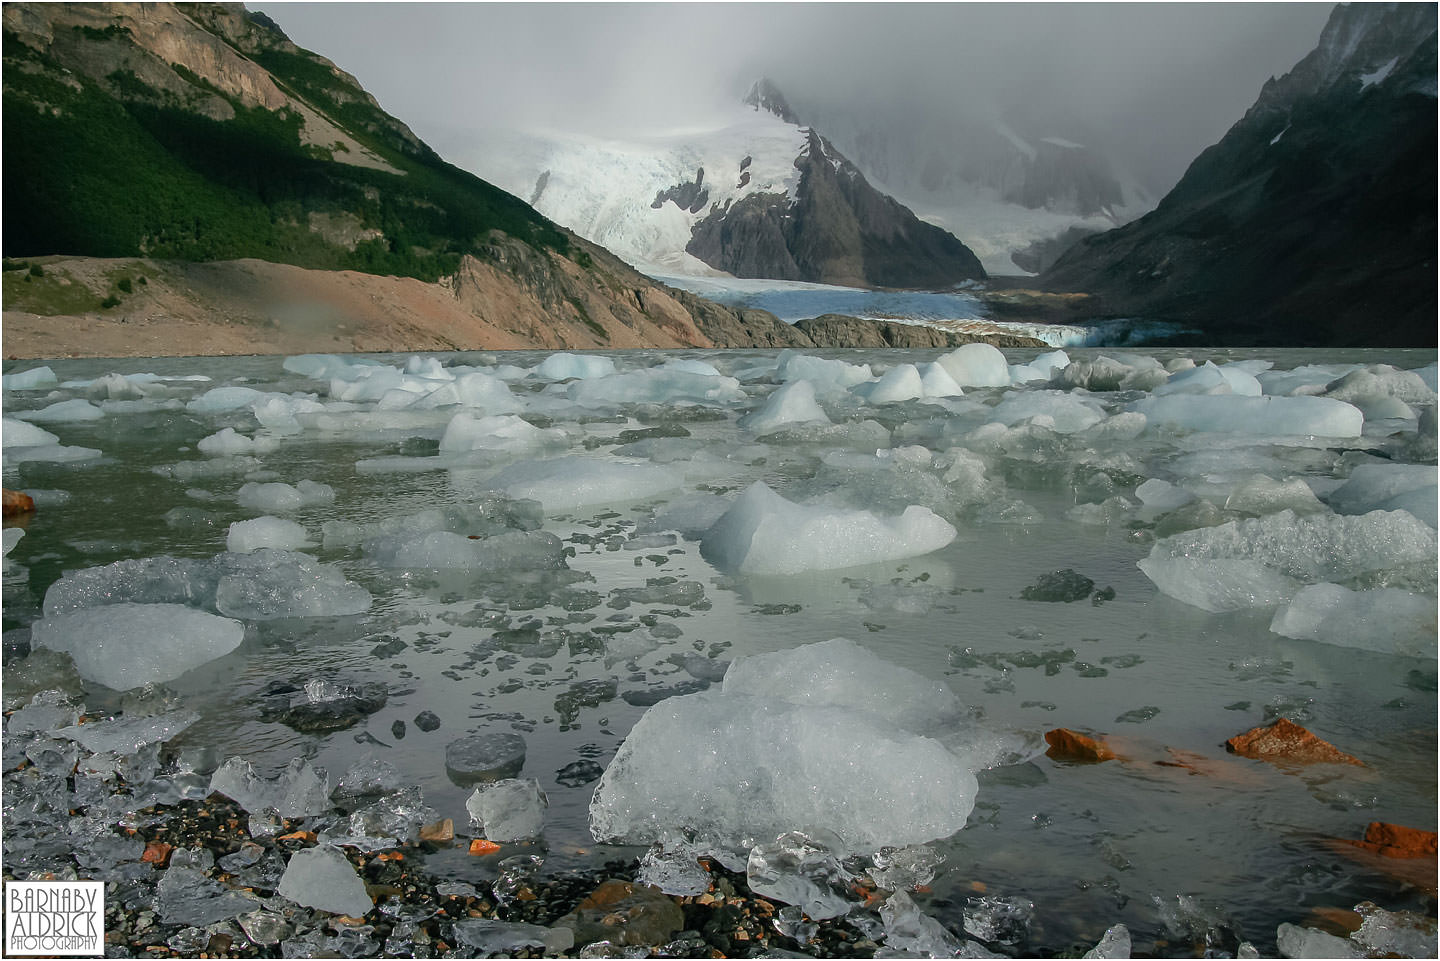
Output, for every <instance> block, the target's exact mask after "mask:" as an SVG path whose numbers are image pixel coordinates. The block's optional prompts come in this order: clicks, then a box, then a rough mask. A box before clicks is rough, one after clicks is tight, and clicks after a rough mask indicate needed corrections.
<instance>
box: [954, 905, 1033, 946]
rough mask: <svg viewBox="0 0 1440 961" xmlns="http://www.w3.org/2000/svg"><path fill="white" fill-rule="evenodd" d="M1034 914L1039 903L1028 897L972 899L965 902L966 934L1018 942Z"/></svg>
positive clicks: (1009, 942) (989, 939)
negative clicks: (1036, 904)
mask: <svg viewBox="0 0 1440 961" xmlns="http://www.w3.org/2000/svg"><path fill="white" fill-rule="evenodd" d="M1034 914H1035V903H1034V902H1033V901H1030V900H1028V899H1026V898H991V897H981V898H970V899H968V900H967V901H966V902H965V933H966V934H969V935H971V936H972V937H976V938H979V939H980V940H981V941H993V942H995V943H998V944H1018V943H1020V941H1022V940H1024V938H1025V935H1026V933H1027V932H1028V931H1029V928H1030V918H1031V917H1032V916H1034Z"/></svg>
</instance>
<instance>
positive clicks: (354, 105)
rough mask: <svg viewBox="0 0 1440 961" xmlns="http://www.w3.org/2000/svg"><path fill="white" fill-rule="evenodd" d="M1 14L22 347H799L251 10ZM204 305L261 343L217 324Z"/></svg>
mask: <svg viewBox="0 0 1440 961" xmlns="http://www.w3.org/2000/svg"><path fill="white" fill-rule="evenodd" d="M3 16H4V68H5V69H4V113H3V122H4V139H5V161H6V162H5V165H4V170H3V176H4V198H5V203H4V213H3V216H4V239H3V242H4V252H5V254H6V256H7V258H20V257H26V258H37V260H36V263H35V266H37V267H39V268H40V270H41V271H42V273H40V274H35V275H32V274H30V273H28V272H26V271H25V270H18V269H12V268H14V266H15V261H13V260H11V261H9V262H7V264H6V268H7V269H6V271H5V293H6V299H5V306H6V318H5V328H6V341H7V342H6V347H7V350H8V351H10V352H12V353H29V354H30V355H31V356H35V355H36V354H37V352H38V353H39V354H40V355H43V353H44V351H45V350H46V349H53V350H56V351H58V352H62V353H72V352H74V351H75V350H76V349H77V348H78V349H79V350H80V351H81V352H84V353H93V352H94V350H93V349H87V348H86V346H85V345H84V344H83V339H82V340H81V341H79V342H77V339H76V338H74V337H69V336H56V335H55V331H53V330H52V331H51V332H50V333H47V332H46V331H45V330H44V327H45V326H46V324H45V323H42V322H39V321H38V318H49V326H50V327H51V328H55V327H56V326H57V325H64V324H69V325H71V326H72V327H74V328H75V329H77V330H81V329H83V330H88V331H91V332H93V333H94V334H95V336H97V337H99V336H100V335H101V334H103V333H104V332H106V331H109V330H110V329H111V326H112V325H117V324H128V325H132V326H129V327H128V328H127V330H128V332H129V333H130V334H131V335H136V334H137V333H138V332H139V331H140V330H141V329H142V328H145V329H148V330H150V331H151V332H152V333H155V335H156V336H154V337H152V338H150V341H151V342H150V346H149V348H148V349H150V350H152V351H158V352H161V353H167V354H173V353H203V352H208V351H209V350H211V349H223V350H224V351H226V352H235V351H243V350H245V349H246V348H247V347H248V348H249V349H251V350H256V351H263V350H277V351H281V352H285V351H289V350H291V349H292V348H294V346H295V345H297V344H303V347H302V348H300V349H307V350H308V349H328V350H343V349H355V350H380V349H384V350H403V349H407V347H409V346H412V345H411V344H410V343H409V342H408V341H407V340H406V338H407V337H409V338H412V339H413V340H414V343H413V347H414V349H430V348H445V347H449V348H454V349H477V348H490V347H526V346H534V347H709V346H711V345H712V344H713V343H714V341H712V339H711V337H710V336H709V335H708V334H707V333H706V331H705V327H706V326H707V325H708V326H711V327H713V328H714V329H716V330H717V331H719V332H721V335H722V337H723V339H724V340H725V341H726V342H727V343H729V344H731V345H733V346H752V345H756V346H758V345H761V344H766V345H768V344H769V343H770V342H772V341H774V340H775V339H776V338H777V337H778V336H782V335H780V334H777V332H776V329H775V326H774V325H776V324H779V321H777V320H776V319H775V318H774V317H771V316H769V315H761V314H760V312H753V311H752V312H743V313H742V312H738V311H734V310H730V309H729V308H723V307H718V306H715V305H708V306H701V304H700V303H698V302H696V301H692V300H690V299H688V298H685V299H682V298H681V297H680V295H679V294H678V293H677V292H674V291H670V290H669V289H668V288H665V287H663V286H661V285H659V284H656V283H654V282H653V281H650V280H649V279H647V278H645V277H643V276H642V275H640V274H639V273H637V272H635V271H634V270H633V269H631V268H630V267H629V266H627V265H626V264H624V263H623V262H621V261H620V260H619V259H618V258H615V257H614V256H612V255H611V254H609V253H608V252H607V251H605V250H603V249H602V248H600V247H598V246H596V245H594V244H591V243H589V242H587V241H584V240H582V239H580V238H579V237H576V236H575V235H573V234H571V233H569V232H568V231H565V230H563V229H561V228H559V227H557V226H556V225H554V224H553V223H551V222H549V221H548V220H546V219H545V218H543V217H541V216H540V215H539V214H537V213H536V212H535V211H534V210H532V209H531V208H530V207H528V206H527V205H525V204H524V203H522V202H521V201H519V200H518V199H516V198H515V197H513V196H511V195H509V194H507V193H505V192H504V191H501V190H499V189H498V188H495V187H493V186H491V185H490V184H488V183H486V182H484V181H482V180H480V179H479V178H476V177H474V176H472V175H470V174H467V173H464V172H462V171H460V170H458V169H456V168H454V167H452V166H450V165H449V164H447V163H445V162H444V161H443V160H441V159H440V158H439V157H438V156H437V155H436V154H435V153H434V152H433V151H432V150H430V148H429V147H427V146H426V145H425V144H424V143H422V142H421V141H420V140H419V139H418V138H416V137H415V135H414V134H413V133H412V132H411V131H410V130H409V128H407V127H406V126H405V125H404V124H403V123H401V122H400V121H398V120H396V119H395V118H393V117H390V116H389V115H388V114H386V113H385V112H384V111H383V110H381V109H380V107H379V105H378V104H377V103H376V102H375V100H374V99H373V98H372V97H371V96H370V95H369V94H367V93H366V92H365V91H364V90H362V89H361V88H360V86H359V85H358V83H357V82H356V81H355V78H354V77H352V76H351V75H350V74H348V73H345V72H344V71H343V70H341V69H339V68H338V67H336V66H335V65H334V64H332V63H331V62H330V61H328V60H326V59H324V58H323V57H319V56H317V55H315V54H313V53H310V52H308V51H306V50H303V49H301V48H300V47H297V46H295V45H294V44H293V43H291V42H290V41H289V40H288V39H287V38H286V37H285V35H284V33H283V32H282V31H281V30H280V28H279V27H278V26H277V25H275V24H274V23H273V22H272V21H270V20H269V19H268V18H266V17H264V16H263V15H261V14H253V13H249V12H247V11H246V10H245V9H244V8H243V7H241V6H239V5H238V4H223V5H222V4H150V3H145V4H140V3H135V4H127V3H117V4H105V3H88V4H87V3H67V4H48V3H46V4H40V3H35V4H29V3H10V4H6V5H5V7H4V14H3ZM57 255H62V256H63V257H64V260H63V262H62V263H59V264H58V265H57V262H56V256H57ZM87 258H110V259H109V260H100V261H96V260H87ZM47 263H48V264H50V265H51V267H52V268H53V269H50V268H46V267H45V266H44V265H45V264H47ZM117 263H118V264H130V263H134V264H140V265H143V267H144V269H143V270H141V269H140V268H139V267H136V268H133V269H132V268H130V267H124V266H116V264H117ZM197 264H207V265H209V266H208V267H207V268H205V269H199V268H196V267H195V266H194V265H197ZM281 265H285V266H284V267H282V266H281ZM141 278H144V279H141ZM61 281H67V283H65V284H62V283H61ZM267 284H268V285H274V288H275V289H274V290H270V289H268V288H267ZM62 288H63V289H62ZM361 290H368V291H370V292H371V293H373V295H374V296H373V298H372V299H371V300H370V301H369V303H372V304H375V305H378V304H386V305H388V311H387V310H381V309H379V308H378V307H372V306H367V300H366V298H365V297H363V296H360V295H359V294H358V293H357V292H358V291H361ZM206 298H213V299H215V300H216V301H217V302H223V303H224V305H225V306H224V310H223V312H221V313H223V316H224V317H226V318H229V319H228V320H227V321H225V323H226V324H227V325H228V326H230V327H232V328H235V329H236V330H243V331H248V333H249V336H248V338H247V337H246V336H235V337H231V336H229V334H230V333H233V331H231V332H226V331H219V330H207V329H205V323H206V319H205V317H206ZM296 303H299V304H301V305H306V304H308V305H310V307H303V309H299V310H298V311H297V310H295V309H292V307H293V305H294V304H296ZM311 308H314V309H311ZM316 317H319V318H321V320H320V321H316V320H315V318H316ZM387 317H388V320H387ZM295 318H300V319H299V320H296V319H295ZM747 318H748V319H747ZM218 322H219V321H217V323H218ZM387 323H388V324H390V325H391V327H392V328H393V329H392V330H387V329H386V325H387ZM752 324H754V325H757V330H758V334H757V335H755V336H754V337H752V336H751V334H750V333H749V331H750V327H751V325H752ZM780 326H782V327H783V326H784V325H780ZM787 329H788V328H787ZM160 331H165V332H168V333H166V334H160V333H159V332H160ZM32 334H33V335H34V338H38V339H31V338H32ZM106 336H108V334H107V335H106ZM167 336H183V337H188V338H191V341H192V342H191V343H190V344H189V345H187V344H186V343H183V342H182V343H173V342H169V341H167V340H166V337H167ZM317 337H318V338H319V339H318V340H317V339H316V338H317ZM119 343H120V346H122V347H123V338H120V339H119ZM46 344H50V345H53V346H51V347H49V348H47V347H45V346H44V345H46ZM214 345H219V346H214ZM127 352H128V351H127Z"/></svg>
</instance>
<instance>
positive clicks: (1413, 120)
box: [1042, 3, 1436, 347]
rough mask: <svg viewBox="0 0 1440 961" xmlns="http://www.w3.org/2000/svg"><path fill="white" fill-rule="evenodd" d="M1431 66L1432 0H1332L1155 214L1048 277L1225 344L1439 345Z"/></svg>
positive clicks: (1084, 245)
mask: <svg viewBox="0 0 1440 961" xmlns="http://www.w3.org/2000/svg"><path fill="white" fill-rule="evenodd" d="M1435 77H1436V9H1435V7H1434V6H1433V5H1431V4H1410V3H1393V4H1392V3H1386V4H1379V3H1374V4H1372V3H1362V4H1349V5H1345V4H1342V5H1340V6H1337V7H1336V8H1335V11H1334V12H1333V13H1332V15H1331V17H1330V20H1329V22H1328V24H1327V25H1326V27H1325V30H1324V32H1323V33H1322V34H1321V37H1320V42H1319V45H1318V46H1317V47H1316V49H1315V50H1314V51H1312V52H1311V53H1310V54H1309V55H1307V56H1306V57H1305V58H1304V59H1303V60H1301V61H1300V63H1299V64H1297V65H1296V67H1295V68H1294V69H1293V70H1292V71H1290V73H1288V74H1286V75H1285V76H1284V77H1282V78H1280V79H1279V80H1274V79H1272V80H1271V81H1270V82H1268V83H1267V84H1266V85H1265V87H1264V88H1263V89H1262V90H1261V92H1260V96H1259V99H1258V100H1257V101H1256V103H1255V105H1254V106H1253V107H1251V108H1250V110H1249V112H1247V113H1246V114H1245V116H1244V117H1243V118H1242V119H1241V120H1240V121H1239V122H1238V123H1236V124H1235V126H1234V127H1232V128H1231V129H1230V131H1229V132H1228V133H1227V134H1226V135H1225V137H1224V138H1223V139H1222V140H1221V141H1220V142H1219V143H1217V144H1216V145H1215V146H1213V147H1211V148H1210V149H1208V150H1206V151H1205V152H1204V153H1202V154H1201V155H1200V157H1199V158H1198V159H1196V160H1195V162H1194V163H1193V164H1191V166H1190V169H1189V170H1188V171H1187V172H1186V173H1185V176H1184V177H1183V178H1182V179H1181V180H1180V182H1179V183H1178V184H1177V185H1176V186H1175V188H1174V189H1173V190H1172V191H1171V192H1170V193H1169V194H1168V195H1167V196H1166V197H1165V199H1164V200H1162V201H1161V202H1160V205H1159V206H1158V207H1157V208H1156V209H1155V210H1154V211H1153V212H1151V213H1150V214H1148V215H1146V216H1145V217H1142V218H1141V219H1140V220H1137V221H1135V222H1133V223H1131V224H1128V225H1126V226H1124V227H1121V228H1119V229H1117V230H1112V231H1108V232H1107V233H1104V234H1101V235H1099V236H1095V237H1090V238H1086V239H1084V240H1082V241H1080V243H1078V244H1076V245H1075V246H1073V247H1072V248H1070V250H1069V251H1068V252H1067V253H1066V254H1065V255H1064V256H1063V257H1061V259H1060V260H1059V261H1058V262H1057V263H1055V264H1054V266H1053V267H1051V268H1050V270H1049V271H1048V272H1046V273H1045V274H1044V276H1043V278H1042V282H1043V284H1044V285H1045V286H1046V287H1048V288H1049V289H1052V290H1084V291H1089V292H1091V293H1095V294H1098V295H1100V296H1101V297H1102V298H1104V300H1105V301H1106V303H1107V306H1108V307H1109V309H1110V310H1111V311H1113V312H1117V313H1128V314H1139V315H1144V316H1146V317H1150V318H1153V319H1161V320H1176V321H1182V322H1185V323H1187V324H1193V325H1196V326H1199V327H1201V328H1202V329H1204V330H1205V331H1207V332H1209V333H1210V334H1211V335H1212V336H1213V337H1214V338H1215V339H1217V340H1223V341H1224V342H1225V343H1228V344H1234V345H1246V344H1274V345H1285V346H1369V347H1380V346H1411V347H1421V346H1434V345H1435V344H1436V324H1435V316H1436V284H1435V275H1436V260H1435V256H1436V176H1435V156H1436V107H1435V103H1436V80H1435Z"/></svg>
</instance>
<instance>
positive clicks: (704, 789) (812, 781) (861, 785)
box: [590, 690, 977, 856]
mask: <svg viewBox="0 0 1440 961" xmlns="http://www.w3.org/2000/svg"><path fill="white" fill-rule="evenodd" d="M976 789H977V784H976V781H975V775H974V774H973V773H972V771H971V770H970V769H969V767H968V766H967V765H966V764H965V763H964V762H962V761H961V760H959V759H958V758H956V757H955V756H954V755H953V754H951V753H950V752H948V751H946V750H945V748H944V747H942V746H941V745H940V744H939V742H937V741H934V740H931V739H930V738H927V737H922V736H920V735H917V734H912V733H910V732H908V731H904V730H902V729H900V728H898V727H895V726H894V725H891V724H889V723H887V722H885V721H883V720H881V719H880V718H877V717H875V716H874V715H870V714H856V713H855V712H853V711H849V710H846V709H845V708H840V707H803V706H800V705H797V704H791V703H788V702H785V701H780V700H775V699H771V698H762V697H751V696H748V695H727V694H724V693H721V692H716V691H714V690H711V691H706V692H702V693H699V694H689V695H684V696H680V697H672V698H668V699H666V700H664V701H661V702H660V703H659V704H657V705H655V706H654V707H651V708H650V709H649V710H648V711H646V712H645V715H644V716H643V717H641V719H640V721H639V722H638V723H637V724H636V725H635V727H634V728H633V729H632V730H631V732H630V735H629V737H627V738H626V739H625V742H624V743H623V744H622V745H621V747H620V750H619V752H617V754H616V756H615V758H614V760H612V761H611V763H610V766H609V767H608V768H607V769H606V771H605V774H604V776H603V777H602V778H601V779H600V785H599V787H598V788H597V789H596V792H595V796H594V798H593V800H592V801H591V804H590V830H591V833H592V834H593V835H594V836H595V838H596V839H597V840H599V841H602V842H604V841H620V842H624V843H631V844H634V843H650V842H654V841H657V840H661V839H663V838H665V837H667V836H671V835H675V834H679V833H682V832H685V831H687V830H688V831H693V832H695V835H696V837H697V843H702V844H708V845H715V846H718V847H719V848H721V849H726V850H730V851H735V850H736V849H740V850H747V849H748V847H749V846H750V842H748V841H747V840H746V839H753V838H764V837H777V836H779V835H780V834H783V833H785V832H787V831H802V832H805V833H808V834H815V833H816V832H824V831H826V830H828V831H831V832H834V834H835V835H837V836H838V839H839V844H840V847H839V848H838V849H837V850H836V851H835V853H836V854H838V855H840V856H844V855H846V854H849V853H859V852H863V851H873V850H876V849H878V848H880V847H882V846H885V845H896V846H900V845H906V844H920V843H924V842H926V841H930V840H933V839H935V838H941V837H948V836H949V835H951V834H953V833H954V832H956V831H958V830H960V828H962V827H963V826H964V824H965V820H966V818H967V817H968V816H969V814H970V810H971V808H972V807H973V806H974V800H975V791H976Z"/></svg>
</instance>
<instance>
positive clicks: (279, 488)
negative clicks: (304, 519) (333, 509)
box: [235, 480, 335, 514]
mask: <svg viewBox="0 0 1440 961" xmlns="http://www.w3.org/2000/svg"><path fill="white" fill-rule="evenodd" d="M235 500H236V501H237V502H238V503H239V504H240V506H241V507H248V508H250V509H251V510H257V511H264V512H265V513H267V514H269V513H276V512H287V511H298V510H300V509H301V508H303V507H313V506H315V505H316V504H329V503H331V502H332V501H334V500H335V488H333V487H331V486H330V485H329V484H319V483H316V482H315V481H312V480H302V481H300V483H298V484H296V485H295V486H293V487H292V486H291V485H289V484H282V483H280V482H279V481H275V482H272V483H267V484H257V483H255V482H253V481H252V482H250V483H248V484H246V485H245V486H243V487H241V488H240V491H239V493H237V494H236V495H235Z"/></svg>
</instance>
